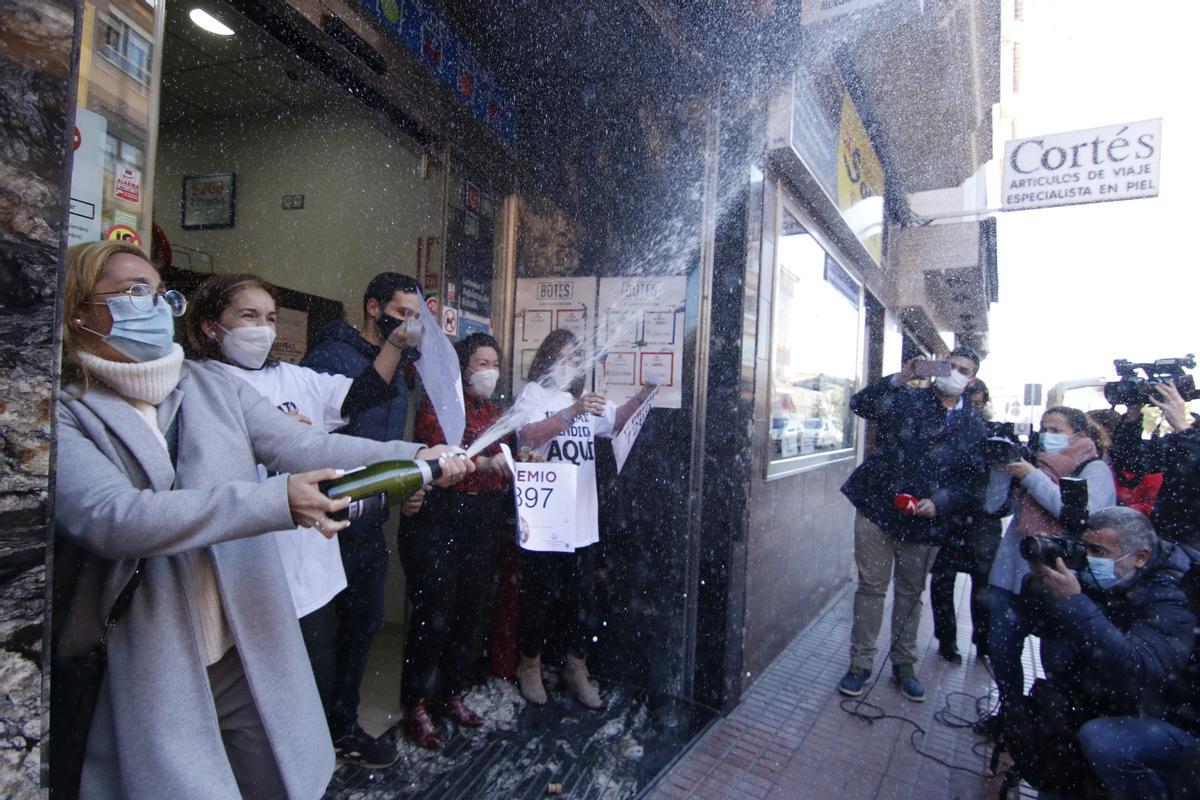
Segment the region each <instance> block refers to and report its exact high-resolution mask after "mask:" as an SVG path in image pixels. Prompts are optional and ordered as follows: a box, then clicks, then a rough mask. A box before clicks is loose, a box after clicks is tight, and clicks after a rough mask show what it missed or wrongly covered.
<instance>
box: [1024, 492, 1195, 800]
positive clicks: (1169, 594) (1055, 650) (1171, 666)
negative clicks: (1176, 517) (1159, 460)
mask: <svg viewBox="0 0 1200 800" xmlns="http://www.w3.org/2000/svg"><path fill="white" fill-rule="evenodd" d="M1088 526H1089V529H1088V530H1087V531H1085V532H1084V533H1083V537H1082V538H1083V543H1084V545H1085V546H1086V548H1087V552H1088V567H1087V569H1085V570H1082V571H1080V572H1079V573H1078V576H1077V575H1076V573H1075V572H1072V571H1071V570H1070V569H1068V568H1067V567H1066V566H1065V565H1064V564H1063V561H1062V559H1058V560H1057V563H1056V565H1055V566H1053V567H1050V566H1046V565H1035V566H1034V567H1033V572H1032V573H1031V577H1030V581H1029V583H1028V584H1027V588H1026V590H1025V592H1023V594H1033V595H1035V596H1039V597H1040V598H1041V602H1040V603H1039V608H1040V609H1041V612H1042V624H1041V629H1040V632H1041V635H1042V663H1043V666H1044V667H1045V669H1046V672H1047V675H1048V679H1047V680H1048V683H1050V684H1051V685H1052V687H1051V688H1053V689H1054V694H1057V695H1058V696H1061V697H1064V698H1067V699H1068V700H1069V703H1067V704H1066V705H1065V707H1067V708H1070V709H1071V713H1078V714H1080V715H1081V716H1082V718H1083V719H1085V720H1087V721H1086V722H1085V723H1084V724H1083V725H1082V727H1080V728H1079V732H1078V733H1077V734H1076V739H1077V740H1078V742H1079V745H1080V747H1081V749H1082V754H1083V756H1084V757H1085V758H1086V760H1087V762H1088V763H1089V764H1090V765H1091V768H1092V770H1093V771H1094V772H1095V774H1096V776H1097V777H1098V778H1099V780H1100V782H1101V784H1102V785H1103V786H1104V788H1105V790H1106V791H1107V792H1108V793H1109V794H1110V795H1111V796H1112V797H1116V798H1133V797H1137V798H1160V797H1161V798H1164V800H1165V798H1166V797H1167V790H1166V788H1165V787H1166V785H1167V784H1168V782H1170V781H1174V780H1176V779H1177V778H1178V776H1177V775H1176V774H1175V773H1176V772H1177V770H1178V768H1179V767H1180V766H1181V763H1180V756H1181V755H1182V754H1184V753H1185V752H1187V751H1188V750H1189V749H1191V748H1195V747H1197V745H1200V739H1198V738H1197V734H1200V731H1198V730H1195V729H1194V726H1195V719H1194V717H1193V718H1191V722H1188V717H1187V715H1186V713H1185V712H1186V711H1187V707H1188V706H1189V705H1194V704H1195V703H1196V702H1197V701H1198V700H1200V697H1198V696H1197V689H1198V688H1200V687H1197V686H1195V685H1193V684H1192V683H1191V680H1192V679H1191V678H1190V677H1189V671H1188V670H1187V669H1186V667H1187V665H1188V664H1189V660H1190V659H1191V657H1192V654H1193V647H1194V643H1195V641H1194V629H1195V625H1196V617H1195V615H1194V613H1193V611H1192V608H1191V606H1190V604H1189V601H1188V597H1187V595H1186V593H1185V592H1184V590H1183V588H1182V585H1181V582H1182V580H1183V576H1184V575H1185V574H1186V573H1187V571H1188V569H1189V568H1190V566H1191V560H1190V559H1189V558H1188V557H1187V556H1186V555H1185V554H1184V552H1183V551H1182V550H1180V549H1179V548H1177V547H1176V546H1175V545H1173V544H1172V543H1170V542H1167V541H1160V540H1159V538H1158V536H1157V535H1156V533H1155V531H1154V527H1153V526H1152V525H1151V524H1150V522H1149V520H1147V519H1146V517H1145V516H1143V515H1142V514H1141V513H1139V512H1138V511H1135V510H1133V509H1131V508H1124V507H1119V506H1118V507H1113V508H1106V509H1103V510H1101V511H1097V512H1095V513H1093V514H1092V515H1091V516H1090V517H1089V519H1088ZM1033 694H1034V695H1037V694H1038V691H1037V690H1036V689H1035V691H1034V693H1033ZM1189 728H1191V730H1189ZM1064 766H1066V765H1064Z"/></svg>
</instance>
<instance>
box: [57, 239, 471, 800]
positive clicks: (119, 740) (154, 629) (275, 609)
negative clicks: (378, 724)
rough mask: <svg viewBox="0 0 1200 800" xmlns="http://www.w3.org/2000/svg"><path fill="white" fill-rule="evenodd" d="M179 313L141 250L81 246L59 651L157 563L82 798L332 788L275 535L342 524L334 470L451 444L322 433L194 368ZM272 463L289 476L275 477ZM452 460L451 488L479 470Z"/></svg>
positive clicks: (63, 477) (87, 634) (68, 339)
mask: <svg viewBox="0 0 1200 800" xmlns="http://www.w3.org/2000/svg"><path fill="white" fill-rule="evenodd" d="M184 305H185V303H184V302H183V299H182V297H180V296H178V295H177V294H172V293H164V291H163V287H162V285H161V280H160V278H159V275H158V273H157V271H156V270H155V269H154V268H153V267H152V266H151V265H150V263H149V262H148V261H147V260H146V258H145V256H144V254H143V253H142V252H141V251H140V250H138V249H137V248H135V247H132V246H130V245H128V244H126V243H123V242H91V243H87V244H82V245H76V246H75V247H73V248H71V250H70V251H69V253H68V264H67V276H66V281H65V289H64V297H63V311H64V331H63V360H64V376H63V377H64V392H63V400H62V402H61V403H60V404H59V408H58V431H57V437H58V438H57V448H58V449H57V467H56V493H55V502H54V515H55V522H56V525H57V528H58V533H59V536H58V538H57V540H56V548H58V547H61V548H62V551H63V552H62V554H63V555H64V556H65V555H67V553H66V551H68V550H70V549H71V548H72V547H74V548H78V550H77V552H79V553H82V567H81V570H80V573H79V575H78V577H77V580H75V581H73V582H72V583H71V584H70V585H63V584H62V583H56V586H55V593H56V597H55V606H56V609H55V611H56V617H55V628H56V630H55V633H56V636H55V637H54V641H53V643H52V647H53V648H54V650H55V653H56V654H58V655H65V656H70V655H76V654H82V653H84V652H86V651H87V650H89V649H90V648H91V647H92V646H93V645H94V644H95V643H96V642H97V641H98V640H99V639H100V636H101V633H102V628H103V622H104V618H105V616H106V615H107V613H108V612H109V610H110V609H111V608H112V606H113V602H114V600H115V599H116V597H117V595H118V594H120V592H121V590H122V589H123V588H124V587H125V585H126V584H127V583H128V581H129V578H130V577H131V575H132V574H133V573H134V571H135V569H136V568H137V565H138V563H139V561H142V562H143V566H142V569H141V579H140V582H139V583H138V585H137V588H136V589H135V590H134V592H133V594H132V601H131V603H130V605H129V608H128V611H127V612H126V613H125V615H124V616H123V617H122V619H121V621H120V622H119V624H118V625H117V626H116V628H115V629H114V630H113V631H112V632H111V634H110V636H109V638H108V669H107V673H106V676H105V679H104V682H103V684H102V685H101V689H100V697H99V699H98V703H97V707H96V711H95V716H94V718H93V719H92V723H91V728H90V733H89V736H88V740H87V748H86V755H85V760H84V765H83V775H82V779H81V785H80V793H81V796H82V797H84V798H90V797H99V798H110V797H111V798H117V797H187V798H222V800H224V798H229V797H237V796H239V795H240V796H243V797H289V798H317V797H320V796H321V794H322V793H323V792H324V790H325V787H326V784H327V783H328V780H329V777H330V775H331V774H332V770H333V765H334V759H333V749H332V745H331V743H330V741H329V733H328V728H327V727H326V726H325V724H324V719H323V714H322V712H321V705H320V701H319V699H318V697H317V691H316V688H315V685H314V683H313V678H312V671H311V669H310V667H309V663H308V659H307V658H306V656H305V653H304V645H303V642H302V641H301V637H300V631H299V627H298V626H297V625H296V623H295V619H296V616H295V611H294V608H293V606H292V600H291V597H290V595H289V592H288V589H287V584H286V581H285V579H284V575H283V571H282V568H281V566H280V561H279V555H278V551H277V549H276V547H275V543H274V542H273V541H272V540H271V538H270V537H266V536H261V535H260V534H262V533H266V532H269V531H275V530H281V529H284V528H288V527H292V526H294V525H296V524H300V525H304V526H307V527H313V528H316V529H317V530H316V531H312V532H310V535H313V536H318V535H322V534H324V535H333V534H334V533H336V532H337V531H338V530H340V529H341V528H342V527H344V525H345V523H342V522H335V521H334V520H333V519H332V518H331V517H330V516H329V515H330V513H332V512H335V511H337V510H339V509H341V508H343V507H344V506H345V505H346V501H345V500H341V501H331V500H329V499H328V498H327V497H326V496H325V495H324V494H322V493H321V492H320V491H319V489H318V488H317V483H318V482H319V481H321V480H325V479H328V478H331V477H333V476H335V475H336V474H337V473H336V471H335V469H334V468H339V467H340V468H350V467H353V466H357V465H359V464H362V463H364V462H369V461H376V460H383V459H389V458H437V457H439V456H440V455H441V453H440V452H439V451H436V450H426V449H423V448H421V446H420V445H416V444H409V443H407V442H387V443H380V442H370V441H365V440H360V439H354V438H351V437H343V436H336V435H326V434H322V433H320V432H318V431H315V430H312V429H311V428H309V427H308V426H304V425H299V424H297V423H296V421H295V420H294V419H289V418H288V417H287V416H285V415H283V414H280V413H279V411H278V410H277V409H276V408H275V407H274V406H272V405H271V404H270V403H269V402H268V401H267V400H266V399H264V398H263V397H262V396H261V395H260V394H258V393H257V392H256V391H254V390H253V389H252V388H251V387H250V386H249V385H248V384H246V383H245V382H244V381H240V380H237V379H235V378H233V377H232V376H230V375H228V374H227V373H226V372H225V371H224V370H223V369H222V368H221V367H220V366H219V365H209V364H201V363H194V362H185V361H184V360H183V353H182V350H181V349H180V348H179V346H178V345H176V344H174V342H173V335H174V318H175V317H176V316H178V315H179V314H180V313H182V311H183V306H184ZM172 453H174V457H172ZM260 463H261V464H264V465H266V466H267V468H268V469H270V470H272V471H273V472H275V473H278V474H276V475H275V476H274V477H271V478H268V479H267V480H265V481H264V480H260V478H259V474H258V464H260ZM443 469H444V474H445V475H446V476H447V479H448V480H454V479H455V478H457V477H461V475H462V474H464V473H465V472H467V471H469V470H470V466H469V465H468V464H466V463H462V461H461V460H459V459H450V460H449V461H446V462H445V465H444V468H443ZM59 555H60V553H59V552H56V561H57V560H58V556H59ZM65 560H66V559H64V561H65ZM50 735H51V737H53V735H54V731H53V728H52V729H51V732H50ZM50 768H51V769H52V770H53V769H54V765H53V764H51V765H50Z"/></svg>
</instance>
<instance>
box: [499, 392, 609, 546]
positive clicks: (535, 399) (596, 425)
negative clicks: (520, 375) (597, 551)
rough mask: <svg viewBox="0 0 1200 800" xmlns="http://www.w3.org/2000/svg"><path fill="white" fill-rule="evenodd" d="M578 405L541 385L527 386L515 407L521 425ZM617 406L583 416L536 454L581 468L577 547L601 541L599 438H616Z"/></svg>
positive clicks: (578, 479)
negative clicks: (598, 478)
mask: <svg viewBox="0 0 1200 800" xmlns="http://www.w3.org/2000/svg"><path fill="white" fill-rule="evenodd" d="M574 402H575V397H574V395H572V394H571V393H570V392H562V391H553V390H548V389H545V388H543V387H542V385H541V384H539V383H536V382H534V383H527V384H525V388H524V389H522V390H521V394H520V395H519V396H518V397H517V402H516V404H515V405H514V411H515V412H516V413H517V415H518V416H517V419H518V420H519V422H518V424H519V425H527V424H528V423H530V422H541V421H542V420H544V419H546V418H547V417H552V416H555V415H557V414H558V413H559V412H561V411H562V410H563V409H564V408H566V407H567V406H569V405H571V404H572V403H574ZM616 419H617V406H616V404H615V403H606V404H605V406H604V414H603V415H601V416H599V417H597V416H593V415H592V414H587V413H584V414H580V415H579V416H578V417H576V418H575V419H573V420H572V421H571V424H570V425H569V426H568V427H567V429H566V430H565V431H563V432H562V433H560V434H559V435H558V436H555V437H554V438H553V439H551V440H550V441H548V442H546V443H545V444H543V445H542V446H541V447H539V448H537V449H536V450H534V453H536V454H537V455H539V456H541V457H542V458H544V459H546V460H547V461H566V462H569V463H571V464H575V465H576V466H577V467H579V470H578V472H577V474H576V492H577V496H576V502H575V547H577V548H578V547H586V546H587V545H589V544H595V543H596V542H598V541H600V509H599V502H598V501H597V499H596V437H597V436H612V434H613V426H614V425H615V424H616Z"/></svg>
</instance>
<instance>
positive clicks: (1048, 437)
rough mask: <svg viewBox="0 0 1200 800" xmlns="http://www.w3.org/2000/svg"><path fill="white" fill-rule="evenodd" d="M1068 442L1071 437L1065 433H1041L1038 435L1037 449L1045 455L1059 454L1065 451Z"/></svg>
mask: <svg viewBox="0 0 1200 800" xmlns="http://www.w3.org/2000/svg"><path fill="white" fill-rule="evenodd" d="M1070 441H1071V436H1070V435H1069V434H1066V433H1048V432H1046V431H1042V432H1041V433H1040V434H1038V447H1040V448H1042V450H1043V451H1045V452H1047V453H1061V452H1062V451H1063V450H1066V449H1067V445H1068V444H1069V443H1070Z"/></svg>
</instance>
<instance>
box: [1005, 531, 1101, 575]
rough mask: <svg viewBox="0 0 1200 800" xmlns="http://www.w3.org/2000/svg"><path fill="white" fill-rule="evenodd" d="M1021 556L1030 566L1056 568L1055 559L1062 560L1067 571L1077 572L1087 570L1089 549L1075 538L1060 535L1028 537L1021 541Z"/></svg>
mask: <svg viewBox="0 0 1200 800" xmlns="http://www.w3.org/2000/svg"><path fill="white" fill-rule="evenodd" d="M1021 555H1022V556H1024V557H1025V560H1026V561H1028V562H1029V563H1030V564H1045V565H1046V566H1048V567H1053V566H1054V559H1056V558H1061V559H1062V560H1063V563H1064V564H1066V565H1067V569H1073V570H1075V571H1076V572H1079V571H1080V570H1084V569H1087V565H1088V560H1087V549H1086V548H1085V547H1084V546H1083V542H1081V541H1079V539H1077V538H1075V537H1074V536H1066V535H1064V534H1061V533H1058V534H1054V535H1052V536H1026V537H1025V538H1024V539H1022V540H1021Z"/></svg>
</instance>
